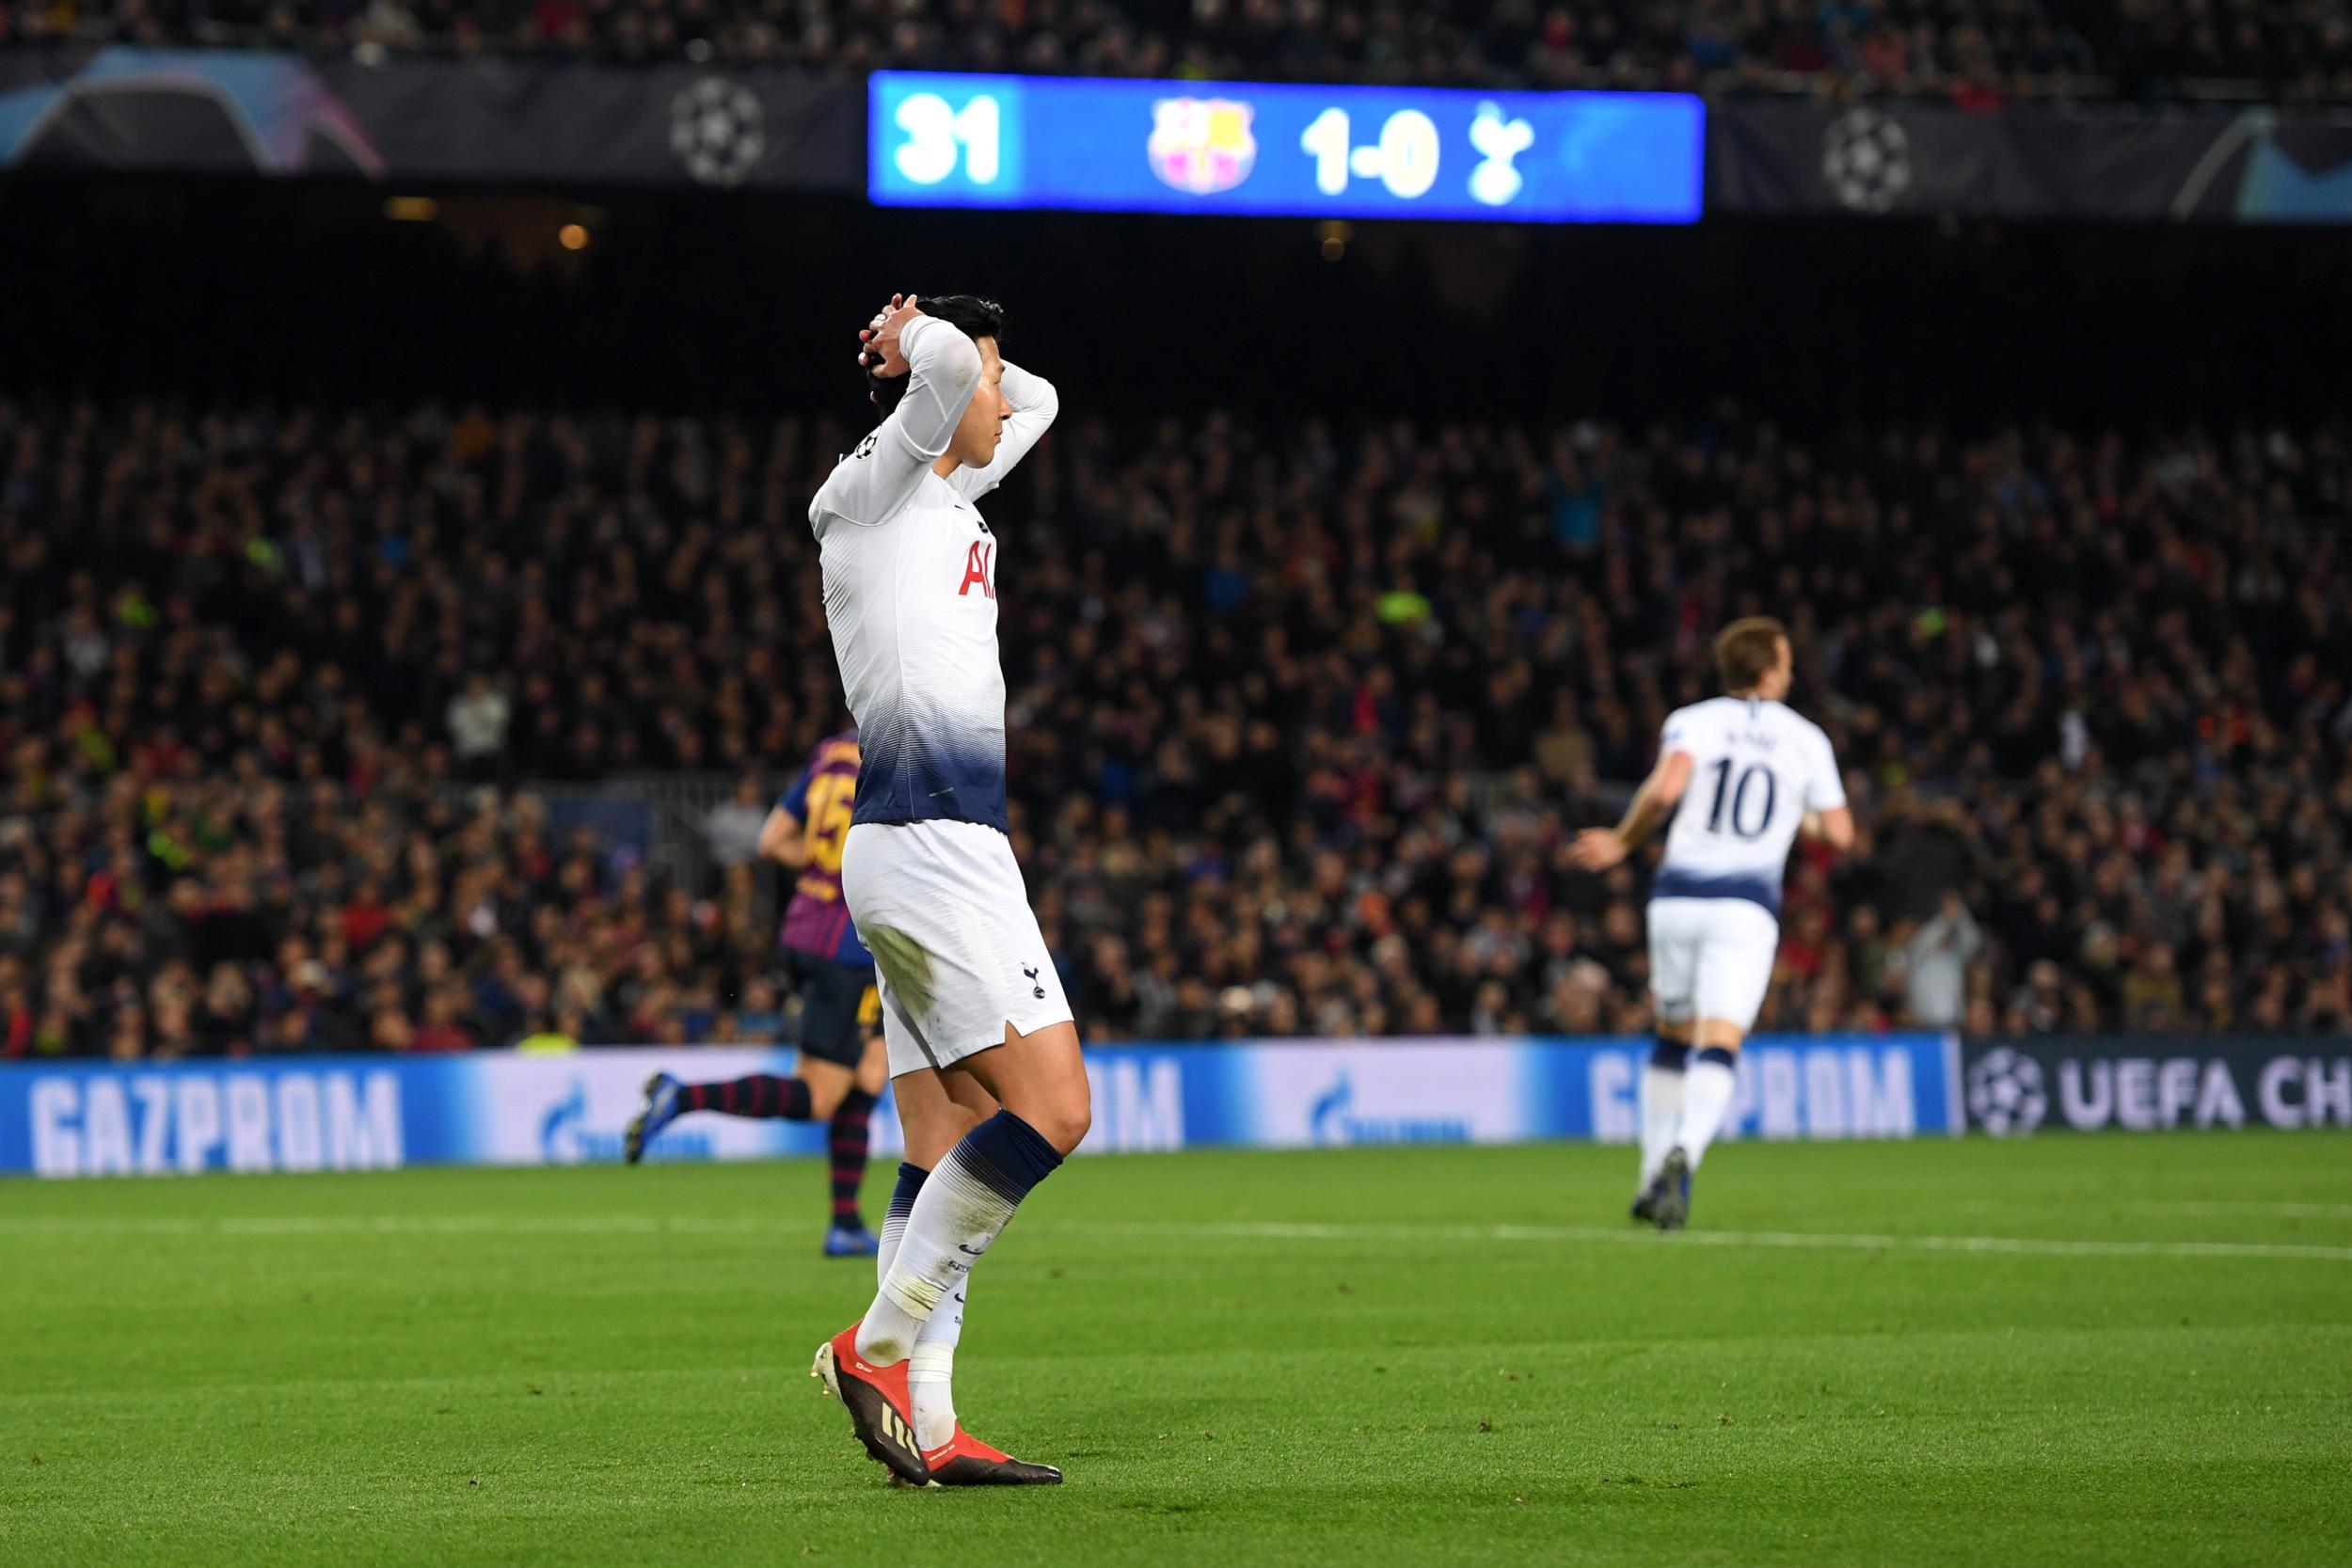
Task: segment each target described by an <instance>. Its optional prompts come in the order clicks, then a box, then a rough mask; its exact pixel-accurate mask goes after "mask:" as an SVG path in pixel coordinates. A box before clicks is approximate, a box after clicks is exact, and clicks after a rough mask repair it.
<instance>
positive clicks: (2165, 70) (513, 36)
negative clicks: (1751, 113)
mask: <svg viewBox="0 0 2352 1568" xmlns="http://www.w3.org/2000/svg"><path fill="white" fill-rule="evenodd" d="M75 38H80V39H89V38H103V39H108V40H115V41H120V42H137V43H148V44H182V43H221V44H231V45H244V46H254V45H259V46H263V47H272V48H286V49H299V50H304V51H308V52H312V53H319V54H330V55H333V54H354V55H357V56H358V57H359V58H361V59H364V60H377V59H381V58H384V57H386V56H388V55H390V54H393V53H396V52H400V53H413V52H424V53H433V54H442V55H478V54H482V53H485V52H497V53H518V54H527V55H548V56H555V57H563V58H592V59H602V60H612V61H619V62H644V61H658V60H691V61H715V62H718V63H722V64H727V65H735V66H743V65H775V66H787V67H797V68H802V69H807V70H815V71H846V72H851V73H863V72H865V71H869V70H875V69H880V68H883V67H894V68H917V69H927V70H958V71H1029V72H1037V73H1049V74H1059V73H1064V72H1069V73H1075V74H1084V75H1104V76H1136V77H1180V78H1193V79H1235V78H1238V79H1244V80H1264V79H1269V78H1271V79H1275V80H1285V81H1347V82H1387V83H1402V82H1412V83H1416V84H1419V85H1422V86H1453V87H1496V88H1502V87H1531V88H1565V87H1674V88H1695V87H1702V86H1705V87H1722V88H1731V89H1740V88H1748V89H1779V90H1799V91H1810V90H1819V89H1823V88H1836V89H1840V90H1851V91H1858V92H1894V93H1905V94H1925V95H1932V96H1938V97H1951V98H1956V99H1958V100H1960V101H1962V102H1964V103H1989V102H1993V101H1996V100H1999V99H2002V98H2005V97H2020V96H2040V97H2051V96H2055V97H2069V96H2082V95H2090V94H2099V95H2104V94H2109V93H2122V94H2124V95H2127V96H2138V97H2156V98H2162V97H2169V96H2172V95H2174V94H2176V93H2178V92H2180V91H2182V90H2184V88H2183V84H2185V83H2199V82H2206V81H2227V82H2241V83H2253V84H2259V85H2261V87H2263V89H2264V90H2265V91H2266V92H2267V93H2269V94H2270V95H2273V96H2278V97H2284V98H2288V99H2323V100H2330V101H2343V100H2345V99H2352V9H2347V8H2346V7H2345V5H2344V3H2343V0H2108V3H2105V4H2099V5H2092V6H2059V5H2054V4H2046V3H2044V0H1829V3H1825V4H1818V5H1802V4H1798V3H1796V0H1737V3H1735V0H1675V3H1660V4H1645V5H1635V4H1629V3H1625V0H1572V3H1571V0H1543V3H1540V4H1539V3H1538V0H1471V3H1468V4H1458V3H1448V0H1373V3H1370V4H1361V3H1354V0H1190V3H1189V4H1180V3H1177V0H1129V3H1128V4H1127V5H1125V6H1123V7H1121V6H1116V5H1112V4H1109V3H1108V0H365V3H362V0H0V44H6V43H9V42H20V43H22V42H41V41H49V40H63V39H75Z"/></svg>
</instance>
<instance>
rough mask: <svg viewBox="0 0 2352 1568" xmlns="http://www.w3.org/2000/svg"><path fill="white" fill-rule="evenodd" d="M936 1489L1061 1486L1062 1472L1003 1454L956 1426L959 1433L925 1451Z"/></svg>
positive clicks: (925, 1462)
mask: <svg viewBox="0 0 2352 1568" xmlns="http://www.w3.org/2000/svg"><path fill="white" fill-rule="evenodd" d="M923 1463H924V1465H926V1466H927V1467H928V1468H929V1469H930V1474H931V1484H932V1485H933V1486H1059V1485H1060V1484H1061V1472H1060V1471H1059V1470H1057V1469H1055V1468H1054V1467H1053V1466H1052V1465H1032V1464H1030V1463H1029V1462H1028V1461H1027V1460H1025V1459H1015V1458H1013V1457H1012V1455H1010V1454H1009V1453H1001V1452H999V1451H998V1450H996V1449H992V1448H990V1447H989V1446H988V1445H987V1444H986V1443H983V1442H981V1441H980V1440H979V1439H978V1438H977V1437H975V1436H973V1435H972V1434H971V1433H968V1432H966V1431H964V1430H963V1423H962V1422H961V1421H959V1422H957V1423H956V1434H955V1435H954V1436H953V1437H950V1438H948V1439H947V1441H946V1442H945V1443H942V1444H941V1445H940V1446H939V1447H937V1448H935V1449H928V1450H926V1451H925V1453H924V1455H923Z"/></svg>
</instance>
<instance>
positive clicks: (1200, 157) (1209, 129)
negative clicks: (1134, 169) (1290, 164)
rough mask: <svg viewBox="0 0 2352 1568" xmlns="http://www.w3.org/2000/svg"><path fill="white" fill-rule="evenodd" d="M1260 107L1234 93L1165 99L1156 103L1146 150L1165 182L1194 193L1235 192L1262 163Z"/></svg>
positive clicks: (1153, 106)
mask: <svg viewBox="0 0 2352 1568" xmlns="http://www.w3.org/2000/svg"><path fill="white" fill-rule="evenodd" d="M1256 115H1257V111H1256V110H1255V109H1253V108H1251V107H1250V106H1249V105H1248V104H1247V103H1241V102H1239V101H1238V100H1235V99H1231V98H1163V99H1161V100H1159V101H1158V102H1157V103H1153V104H1152V139H1151V140H1150V141H1149V142H1147V143H1146V144H1145V145H1144V150H1145V151H1146V152H1147V153H1148V154H1150V156H1151V159H1152V173H1154V174H1156V175H1158V176H1159V177H1160V182H1161V183H1162V184H1164V185H1167V186H1168V187H1170V188H1171V189H1174V190H1180V191H1183V192H1184V193H1185V194H1186V195H1189V196H1214V195H1216V193H1217V192H1219V191H1230V190H1232V188H1233V187H1234V186H1236V185H1238V184H1240V183H1241V182H1243V181H1245V180H1247V179H1248V178H1249V171H1250V170H1251V169H1252V168H1255V167H1256V166H1257V164H1258V138H1257V137H1255V136H1253V135H1250V133H1249V122H1250V120H1251V119H1254V118H1255V117H1256Z"/></svg>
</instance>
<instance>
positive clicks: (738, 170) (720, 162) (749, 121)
mask: <svg viewBox="0 0 2352 1568" xmlns="http://www.w3.org/2000/svg"><path fill="white" fill-rule="evenodd" d="M763 118H764V117H763V116H762V114H761V111H760V107H759V99H758V98H757V97H756V96H755V94H754V93H753V92H752V90H751V89H750V88H749V87H742V86H740V85H739V84H737V83H734V82H730V81H727V80H726V79H724V78H723V77H719V76H711V77H706V78H705V79H704V80H702V81H699V82H697V83H695V84H694V85H693V86H692V87H688V88H687V89H686V90H685V91H684V92H681V93H679V94H678V95H677V96H676V97H675V98H674V99H672V100H671V101H670V150H671V151H673V152H675V153H676V154H677V155H678V157H679V158H680V159H682V160H683V161H684V162H685V164H686V172H687V173H689V174H691V175H692V176H693V177H694V180H695V182H696V183H698V184H704V185H739V184H741V183H742V182H743V181H744V179H745V178H746V177H747V176H748V175H749V174H750V173H751V172H752V170H753V169H755V168H756V167H758V166H759V159H760V155H761V154H762V153H764V152H766V151H767V150H768V135H767V132H766V130H765V128H764V125H763Z"/></svg>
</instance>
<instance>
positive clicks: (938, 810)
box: [808, 316, 1060, 832]
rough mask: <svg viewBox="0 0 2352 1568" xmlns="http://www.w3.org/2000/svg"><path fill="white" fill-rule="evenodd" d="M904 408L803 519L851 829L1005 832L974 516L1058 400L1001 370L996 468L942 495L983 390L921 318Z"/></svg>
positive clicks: (838, 471)
mask: <svg viewBox="0 0 2352 1568" xmlns="http://www.w3.org/2000/svg"><path fill="white" fill-rule="evenodd" d="M899 348H900V351H901V352H902V353H903V354H904V355H905V356H906V359H907V365H908V372H907V373H908V380H907V388H906V391H905V394H904V395H903V396H902V397H901V398H900V399H899V402H898V407H897V408H895V409H893V410H892V411H891V414H890V417H889V418H888V419H886V420H883V421H882V423H881V425H879V426H878V427H876V429H875V430H874V432H873V434H872V435H870V436H866V439H864V440H863V441H861V442H859V443H858V447H857V450H856V451H853V452H851V453H850V455H849V456H847V457H845V458H843V459H842V460H841V461H840V462H839V463H838V464H837V465H835V466H834V470H833V472H832V474H831V475H829V476H828V477H827V478H826V480H825V483H824V484H823V486H822V487H821V488H819V489H818V492H817V499H815V500H813V501H811V502H810V503H809V509H808V521H809V528H810V530H811V531H813V532H814V533H815V534H816V536H817V546H818V556H819V558H820V559H821V560H822V562H823V563H824V574H825V619H826V621H827V623H828V624H829V626H831V628H832V631H833V648H834V657H836V658H837V659H838V660H839V661H840V665H841V686H842V690H843V692H844V693H845V694H846V695H847V696H848V698H849V702H850V713H851V714H853V715H855V717H856V719H857V727H858V735H859V737H860V741H861V743H862V745H863V747H864V761H863V763H862V765H861V767H860V769H859V772H858V781H857V806H856V815H855V818H854V819H855V820H856V821H859V822H922V821H930V820H936V819H941V818H945V819H946V820H949V821H957V822H977V823H980V824H982V825H984V826H986V827H991V828H994V829H996V830H997V831H998V832H1004V831H1006V829H1007V823H1006V817H1005V675H1004V667H1003V665H1002V663H1001V662H1000V661H999V659H998V657H997V651H996V582H997V576H996V574H997V569H998V566H999V563H1000V558H999V553H998V541H997V539H996V537H995V535H994V534H993V532H991V531H990V530H989V526H988V524H986V523H985V522H983V521H981V520H980V514H979V511H978V509H977V507H975V506H974V505H973V503H974V502H975V501H977V500H978V499H980V498H981V497H982V496H984V495H986V494H988V493H989V492H990V491H991V490H993V489H994V488H995V487H996V486H997V484H998V483H1000V482H1001V481H1002V480H1003V479H1004V477H1005V475H1006V474H1007V473H1008V472H1009V471H1010V470H1011V468H1012V467H1013V465H1015V464H1016V463H1019V462H1020V461H1021V459H1022V458H1023V457H1024V456H1025V455H1026V454H1027V452H1028V451H1029V449H1030V448H1031V447H1033V446H1035V445H1036V444H1037V442H1038V438H1039V437H1040V436H1043V435H1044V434H1045V431H1046V428H1047V427H1048V426H1050V425H1051V424H1052V423H1053V422H1054V416H1055V414H1056V413H1057V411H1058V409H1059V406H1060V404H1059V400H1058V399H1057V396H1056V394H1055V391H1054V388H1053V386H1052V384H1051V383H1049V382H1047V381H1046V380H1045V379H1044V378H1043V377H1041V376H1035V375H1031V374H1029V373H1028V372H1025V371H1023V370H1022V369H1021V368H1020V367H1019V366H1017V365H1012V364H1007V365H1006V366H1005V367H1004V381H1003V383H1002V389H1003V391H1004V395H1005V401H1006V403H1007V404H1009V406H1010V409H1011V412H1010V413H1009V415H1008V416H1007V418H1006V420H1005V428H1004V434H1003V436H1002V438H1001V439H1000V440H999V442H998V443H997V447H996V456H995V458H994V460H993V461H992V462H991V463H990V464H989V465H988V467H984V468H958V469H957V470H956V471H955V472H954V473H953V474H951V475H949V476H948V477H947V478H946V479H942V478H940V477H939V476H938V475H937V474H935V473H933V472H932V471H931V465H932V464H933V463H935V462H937V461H938V460H939V458H940V457H941V456H942V455H943V454H945V453H946V451H947V446H948V443H949V440H950V438H951V437H952V436H954V435H955V430H956V425H957V422H958V421H959V420H961V419H962V417H963V411H964V408H965V407H966V406H967V405H968V404H970V403H971V401H972V398H973V395H974V394H975V393H976V392H977V390H978V388H979V384H980V378H981V368H982V366H981V357H980V351H979V349H978V347H977V345H976V344H975V343H974V342H973V341H972V340H971V339H969V338H967V337H965V336H964V335H963V333H962V332H961V331H960V330H959V329H957V328H956V327H954V326H952V325H948V324H947V323H946V322H943V321H939V320H936V319H934V318H932V317H929V316H918V317H916V318H915V319H914V320H913V321H912V322H909V323H908V324H907V327H906V331H905V332H904V334H903V335H901V337H900V338H899Z"/></svg>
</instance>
